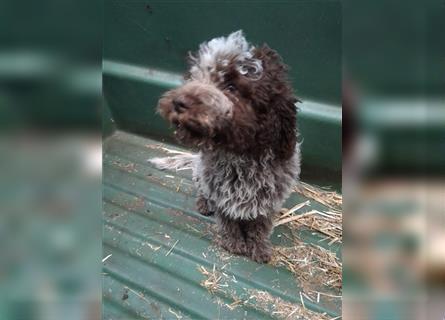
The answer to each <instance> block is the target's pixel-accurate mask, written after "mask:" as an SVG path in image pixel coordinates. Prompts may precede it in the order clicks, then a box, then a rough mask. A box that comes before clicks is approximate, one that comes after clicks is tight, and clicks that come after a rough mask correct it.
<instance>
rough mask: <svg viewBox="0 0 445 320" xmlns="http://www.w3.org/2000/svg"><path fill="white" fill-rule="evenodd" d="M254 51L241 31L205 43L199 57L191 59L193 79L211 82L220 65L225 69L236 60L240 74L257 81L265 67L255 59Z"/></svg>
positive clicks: (200, 49)
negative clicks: (212, 74) (213, 72)
mask: <svg viewBox="0 0 445 320" xmlns="http://www.w3.org/2000/svg"><path fill="white" fill-rule="evenodd" d="M254 49H255V47H254V46H252V45H250V44H249V43H248V42H247V40H246V38H245V37H244V34H243V32H242V31H241V30H238V31H236V32H233V33H231V34H230V35H228V36H227V37H219V38H214V39H212V40H210V41H209V42H204V43H202V44H201V45H200V46H199V51H198V54H197V56H191V57H190V58H191V60H192V61H193V62H194V65H193V66H192V68H191V69H190V73H191V77H192V79H194V80H199V81H205V82H210V75H211V73H212V71H215V68H216V66H217V65H218V64H221V65H222V66H224V67H225V66H227V65H228V64H229V60H230V59H235V61H236V63H237V70H238V71H239V72H240V74H242V75H244V76H247V77H249V78H251V79H253V80H257V79H259V78H260V77H261V73H262V71H263V66H262V63H261V61H260V60H258V59H254V58H253V54H252V52H253V50H254Z"/></svg>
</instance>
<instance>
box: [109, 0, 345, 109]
mask: <svg viewBox="0 0 445 320" xmlns="http://www.w3.org/2000/svg"><path fill="white" fill-rule="evenodd" d="M104 18H105V32H104V42H103V45H104V49H103V52H104V58H105V59H107V60H112V61H121V62H125V63H128V64H131V65H140V66H146V67H151V68H156V69H162V70H168V71H170V72H176V73H182V72H183V71H184V70H185V68H186V65H185V57H186V55H187V53H188V51H190V50H196V49H197V48H198V46H199V44H200V43H201V42H203V41H204V40H208V39H212V38H214V37H217V36H221V35H227V34H229V33H231V32H233V31H235V30H238V29H242V30H243V31H244V32H245V34H246V36H247V38H248V39H249V41H251V42H252V43H254V44H262V43H264V42H266V43H267V44H269V46H270V47H272V48H274V49H276V50H277V51H278V52H279V53H280V55H281V56H282V57H283V58H284V61H285V62H286V63H287V64H288V65H289V66H290V67H291V78H292V80H293V83H294V87H295V88H297V91H298V94H300V95H301V96H302V97H303V98H309V99H311V100H313V99H316V100H322V101H329V102H330V103H334V104H337V105H340V104H341V75H342V73H341V32H342V27H341V3H340V1H332V0H321V1H279V2H276V1H249V0H247V1H246V0H241V1H138V0H137V1H122V0H106V1H105V6H104Z"/></svg>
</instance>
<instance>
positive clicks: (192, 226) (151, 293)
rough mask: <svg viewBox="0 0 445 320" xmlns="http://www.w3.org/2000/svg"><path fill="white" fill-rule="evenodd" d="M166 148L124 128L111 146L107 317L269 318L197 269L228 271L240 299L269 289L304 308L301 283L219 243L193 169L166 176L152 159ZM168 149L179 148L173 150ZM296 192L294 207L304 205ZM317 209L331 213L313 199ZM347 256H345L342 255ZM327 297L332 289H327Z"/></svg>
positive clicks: (279, 234)
mask: <svg viewBox="0 0 445 320" xmlns="http://www.w3.org/2000/svg"><path fill="white" fill-rule="evenodd" d="M157 144H159V142H158V141H156V140H150V139H146V138H142V137H139V136H135V135H131V134H128V133H124V132H120V131H118V132H117V133H115V134H114V135H113V136H111V137H110V138H108V139H107V141H106V143H105V148H104V158H103V161H104V175H103V177H104V178H103V183H104V189H103V196H104V204H103V218H104V234H103V244H104V252H103V255H104V257H106V256H108V255H111V256H110V257H109V258H108V259H107V260H106V261H105V262H104V271H103V272H104V276H103V294H104V307H103V318H104V319H177V317H182V319H217V318H218V319H270V318H271V315H270V313H264V312H262V311H260V310H257V309H256V308H254V307H248V306H239V307H237V308H234V309H233V310H231V309H230V308H227V307H225V306H224V305H222V304H231V303H232V302H233V299H232V298H231V297H230V295H229V294H228V293H227V292H217V293H214V294H212V293H209V292H208V291H207V289H205V288H204V287H202V286H201V284H200V283H201V281H202V280H204V278H205V277H204V276H203V275H202V273H201V272H200V271H199V270H198V268H199V267H201V266H203V267H204V268H206V269H207V270H212V268H213V266H215V268H216V269H218V270H219V269H221V268H223V267H224V266H225V267H224V272H225V273H226V274H227V275H228V276H229V277H230V278H231V279H235V281H236V282H235V281H233V282H231V284H230V290H232V291H233V292H234V293H236V294H238V295H239V296H241V297H243V296H245V295H246V292H247V291H246V290H249V289H253V290H263V291H267V292H269V293H270V294H272V295H273V296H275V297H280V298H281V299H283V300H284V301H287V302H290V303H293V304H301V300H300V296H299V292H300V288H299V284H298V282H297V281H296V280H295V279H294V277H293V275H292V274H290V273H289V271H287V270H285V269H284V268H275V267H272V266H270V265H259V264H256V263H254V262H252V261H250V260H248V259H246V258H242V257H233V256H230V255H228V254H227V253H225V252H224V251H221V249H219V248H217V247H216V246H215V245H214V244H213V243H212V230H213V229H212V225H213V218H208V217H203V216H201V215H199V214H198V213H197V212H196V211H195V190H194V187H193V183H192V181H191V177H190V172H188V171H179V172H163V171H159V170H157V169H155V168H154V167H152V166H151V165H150V164H149V163H148V162H147V159H149V158H152V157H154V156H165V155H166V154H165V152H162V151H161V150H160V149H157V148H154V146H155V145H157ZM168 147H169V148H173V147H171V146H168ZM304 200H305V198H304V197H302V196H301V195H299V194H293V195H292V196H291V199H289V202H288V203H287V205H291V204H295V203H298V202H301V201H304ZM311 202H312V204H311V209H317V208H318V209H320V210H323V209H325V208H324V207H323V206H322V205H320V204H318V203H316V202H315V201H311ZM288 232H289V230H288V229H287V227H285V226H279V227H277V228H276V230H275V232H274V235H273V237H272V239H273V243H274V244H286V243H288V241H289V240H288V239H287V237H286V235H287V234H288ZM299 236H300V238H301V239H303V240H304V241H305V242H308V243H317V244H318V245H322V246H324V247H325V248H328V249H329V250H332V251H334V252H335V253H336V254H337V256H339V257H340V247H339V246H338V245H332V246H329V245H328V244H326V242H325V241H324V242H323V241H322V242H320V240H321V239H322V237H321V235H319V234H316V233H315V234H314V233H313V232H311V231H309V230H305V229H302V230H300V231H299ZM340 258H341V257H340ZM320 290H323V291H324V292H326V291H328V292H330V293H332V294H336V295H338V294H339V293H338V292H332V290H330V289H327V288H324V287H323V288H320ZM304 302H305V306H306V307H307V308H309V309H312V310H314V311H317V312H327V313H328V314H329V315H331V316H333V317H335V316H338V315H339V314H340V313H341V312H340V308H341V303H340V302H341V301H340V300H337V301H336V303H334V304H333V303H332V301H328V300H323V299H321V301H320V303H312V302H311V301H309V300H307V299H305V300H304Z"/></svg>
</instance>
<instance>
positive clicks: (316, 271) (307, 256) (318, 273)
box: [271, 237, 342, 292]
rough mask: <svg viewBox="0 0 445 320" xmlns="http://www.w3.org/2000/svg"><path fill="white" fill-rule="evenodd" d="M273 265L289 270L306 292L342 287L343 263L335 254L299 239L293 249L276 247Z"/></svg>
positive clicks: (296, 239) (295, 239)
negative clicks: (321, 288)
mask: <svg viewBox="0 0 445 320" xmlns="http://www.w3.org/2000/svg"><path fill="white" fill-rule="evenodd" d="M271 264H272V265H275V266H282V267H284V268H286V269H288V270H289V271H290V272H292V274H294V276H295V277H296V279H297V280H298V283H299V285H300V286H301V287H302V288H303V290H304V291H305V292H306V291H307V292H309V291H315V290H316V288H320V287H331V288H334V289H336V290H339V289H341V287H342V263H341V261H340V260H339V259H338V258H337V256H336V255H335V253H333V252H331V251H329V250H327V249H324V248H322V247H320V246H317V245H314V244H308V243H304V242H303V241H301V240H300V239H298V238H297V237H295V238H294V245H293V246H291V247H281V246H276V247H275V248H274V255H273V257H272V261H271Z"/></svg>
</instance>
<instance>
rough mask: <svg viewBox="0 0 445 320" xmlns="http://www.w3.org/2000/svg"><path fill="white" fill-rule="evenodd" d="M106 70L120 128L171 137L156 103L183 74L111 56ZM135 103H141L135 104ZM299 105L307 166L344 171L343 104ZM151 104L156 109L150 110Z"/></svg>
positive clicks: (105, 63)
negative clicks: (127, 87) (115, 59)
mask: <svg viewBox="0 0 445 320" xmlns="http://www.w3.org/2000/svg"><path fill="white" fill-rule="evenodd" d="M103 74H104V94H105V97H106V98H107V102H108V103H109V105H110V108H111V110H112V113H113V115H114V116H115V120H116V123H117V126H118V127H119V128H121V129H123V130H126V131H130V132H134V133H139V134H144V135H151V136H153V135H155V136H158V137H161V138H162V137H163V138H167V139H168V138H170V139H171V131H170V130H169V129H168V127H167V125H166V124H165V123H164V122H163V121H161V119H160V118H159V116H158V115H155V106H156V101H157V99H158V97H159V95H160V94H162V92H163V91H165V90H168V89H171V88H175V87H177V86H179V85H180V84H181V83H182V76H181V75H179V74H177V73H171V72H165V71H162V70H156V69H153V68H148V67H141V66H135V65H130V64H126V63H121V62H117V61H110V60H104V61H103ZM130 83H133V84H130ZM135 83H137V84H135ZM124 85H127V86H130V87H131V89H128V90H133V91H134V92H132V99H137V100H139V101H137V102H133V101H131V99H128V100H125V101H122V99H125V98H123V96H125V90H122V88H123V86H124ZM141 86H142V87H141ZM128 90H127V91H128ZM137 90H140V91H137ZM148 92H150V97H149V98H148V97H147V100H148V101H147V102H146V105H144V102H142V101H140V100H141V99H144V97H143V96H142V94H148ZM115 100H116V101H115ZM132 103H134V104H137V106H136V105H134V106H132ZM123 104H125V106H124V105H123ZM297 107H298V108H299V117H298V121H299V122H298V125H299V128H300V132H301V136H300V138H301V140H302V142H303V144H302V148H303V166H310V167H312V168H314V167H315V168H322V169H325V170H328V171H331V172H336V173H339V172H341V126H342V110H341V108H339V107H336V106H334V105H329V104H325V103H319V102H317V101H306V100H305V99H304V98H303V103H299V104H298V105H297ZM132 108H133V109H132ZM150 108H151V110H152V111H151V112H149V111H147V110H148V109H150ZM142 112H144V113H145V114H143V113H142ZM141 117H142V118H143V117H147V118H150V119H151V120H152V121H147V122H146V123H145V124H144V123H142V122H141V121H142V120H141ZM169 134H170V135H169Z"/></svg>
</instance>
